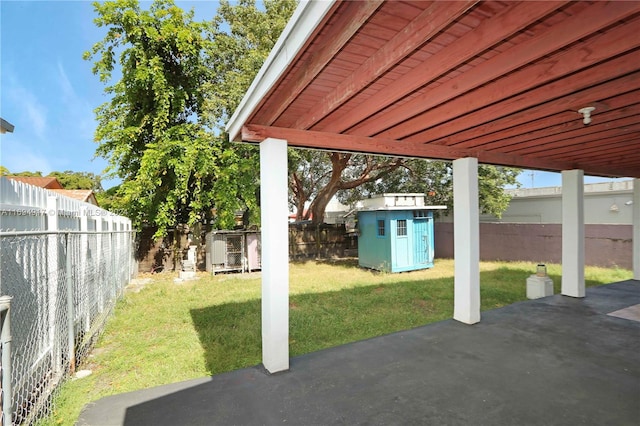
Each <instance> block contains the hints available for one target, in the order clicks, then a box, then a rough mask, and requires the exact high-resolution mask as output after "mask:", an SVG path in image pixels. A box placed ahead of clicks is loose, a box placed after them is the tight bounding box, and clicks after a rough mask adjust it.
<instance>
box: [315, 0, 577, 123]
mask: <svg viewBox="0 0 640 426" xmlns="http://www.w3.org/2000/svg"><path fill="white" fill-rule="evenodd" d="M565 3H566V1H560V2H557V1H556V2H524V3H515V4H512V5H510V6H508V7H507V8H506V9H504V10H503V11H501V12H500V13H498V14H497V15H495V16H494V17H492V18H490V19H487V20H485V21H483V22H482V23H481V24H480V25H479V26H478V27H476V28H474V29H473V31H469V32H468V33H467V34H465V35H464V36H462V37H461V38H459V39H458V40H457V41H456V42H454V43H452V44H451V45H450V46H447V47H446V48H445V49H442V50H441V51H440V52H438V53H437V54H435V55H434V56H433V57H431V58H430V60H429V66H428V67H426V66H419V67H416V68H414V69H413V70H411V71H409V72H408V73H407V74H406V75H404V76H403V77H402V78H400V79H398V80H396V81H395V82H394V83H392V84H390V85H388V86H386V87H385V88H384V89H382V90H380V91H379V92H378V93H377V94H376V96H375V97H374V98H372V99H370V100H369V101H368V102H367V103H366V105H362V106H361V107H359V108H356V109H355V110H354V111H351V112H350V113H349V114H343V115H341V116H339V117H334V119H332V120H329V121H328V122H327V123H326V124H323V123H320V124H319V126H318V129H316V130H321V131H325V132H335V133H341V132H343V131H345V130H347V129H349V128H351V127H353V126H354V125H356V124H357V123H359V122H360V121H362V120H364V119H366V118H367V117H370V116H372V115H374V114H375V113H376V112H378V111H381V110H382V109H384V108H386V107H387V106H389V105H391V104H393V103H394V102H396V101H398V100H400V99H402V98H404V97H406V96H407V95H409V94H411V93H412V92H414V91H416V90H418V89H420V88H421V87H423V86H425V85H427V84H429V83H430V82H432V81H434V80H436V79H437V78H438V77H440V76H442V75H443V74H446V73H447V72H449V71H450V70H451V69H454V68H456V67H458V66H460V65H461V64H463V63H465V62H466V61H468V60H469V59H471V58H473V57H475V56H477V55H478V54H480V53H481V52H484V51H485V50H487V49H489V48H491V47H492V46H494V45H495V44H497V43H499V42H501V41H503V40H504V39H505V38H508V37H510V36H512V35H513V34H515V33H516V32H518V31H519V30H521V29H522V27H523V25H527V26H528V25H530V24H532V23H534V22H536V21H537V20H539V19H541V18H543V17H544V16H546V15H548V14H549V13H551V12H553V11H554V10H556V9H558V8H559V7H561V6H562V5H564V4H565Z"/></svg>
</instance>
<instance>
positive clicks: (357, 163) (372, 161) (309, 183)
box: [289, 150, 404, 223]
mask: <svg viewBox="0 0 640 426" xmlns="http://www.w3.org/2000/svg"><path fill="white" fill-rule="evenodd" d="M403 162H404V160H402V159H399V158H390V157H374V156H371V155H360V154H349V153H340V152H322V151H311V150H289V174H290V188H291V194H292V197H291V204H292V205H294V206H295V207H296V209H297V213H296V220H307V219H311V220H312V222H313V223H322V222H323V221H324V212H325V209H326V207H327V204H328V203H329V201H331V199H332V198H333V196H334V195H336V193H337V192H339V191H342V192H344V191H349V190H353V189H355V188H358V187H360V186H362V185H364V184H366V183H369V182H376V181H378V180H380V179H383V178H384V177H385V176H387V175H388V174H390V173H391V172H393V171H394V170H396V169H397V168H398V167H401V166H402V164H403ZM307 201H311V205H310V206H309V209H308V210H305V209H304V206H305V204H306V202H307Z"/></svg>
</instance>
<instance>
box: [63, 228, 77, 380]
mask: <svg viewBox="0 0 640 426" xmlns="http://www.w3.org/2000/svg"><path fill="white" fill-rule="evenodd" d="M65 235H66V240H67V241H66V246H67V253H66V264H65V277H66V284H67V327H68V338H69V349H68V350H69V372H70V373H71V374H73V372H75V371H76V343H75V309H74V306H75V305H74V303H73V275H72V272H71V271H72V267H73V266H72V265H73V263H72V259H71V253H72V247H71V234H70V233H68V232H67V233H66V234H65Z"/></svg>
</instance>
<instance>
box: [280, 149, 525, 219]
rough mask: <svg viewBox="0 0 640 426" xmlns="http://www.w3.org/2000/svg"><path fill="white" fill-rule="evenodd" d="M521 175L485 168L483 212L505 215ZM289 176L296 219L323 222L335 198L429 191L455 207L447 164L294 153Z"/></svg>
mask: <svg viewBox="0 0 640 426" xmlns="http://www.w3.org/2000/svg"><path fill="white" fill-rule="evenodd" d="M519 173H520V170H519V169H513V168H505V167H496V166H489V165H480V167H479V169H478V176H479V192H480V208H481V211H482V212H483V213H486V214H493V215H496V216H498V217H500V216H501V214H502V212H503V211H504V210H505V209H506V208H507V207H508V205H509V196H508V195H507V194H506V193H505V191H504V189H505V187H506V186H508V185H515V184H517V179H516V178H517V176H518V174H519ZM289 176H290V189H291V191H290V204H291V205H292V206H293V207H295V208H296V211H297V214H296V220H308V219H311V220H312V222H313V223H322V221H323V220H324V210H325V208H326V206H327V204H328V202H329V201H330V200H331V198H332V197H333V196H334V195H335V196H337V197H338V199H339V201H341V202H342V203H345V204H347V205H355V203H356V202H357V201H358V200H361V199H363V198H366V197H368V196H370V195H375V194H382V193H389V192H391V193H393V192H409V193H424V194H425V195H426V196H427V202H428V203H429V204H431V205H446V206H447V207H448V208H449V211H451V209H452V208H453V169H452V165H451V162H448V161H435V160H421V159H401V158H390V157H384V156H372V155H355V154H344V153H327V152H322V151H312V150H290V151H289ZM309 201H311V204H310V205H309V208H308V209H307V210H305V209H304V206H305V205H306V203H307V202H309Z"/></svg>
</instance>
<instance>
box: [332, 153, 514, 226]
mask: <svg viewBox="0 0 640 426" xmlns="http://www.w3.org/2000/svg"><path fill="white" fill-rule="evenodd" d="M519 174H520V169H514V168H510V167H500V166H490V165H486V164H481V165H480V166H479V167H478V192H479V198H480V200H479V202H480V210H481V212H482V213H484V214H491V215H494V216H497V217H501V215H502V212H504V211H505V210H506V208H507V207H508V206H509V200H510V197H509V196H508V195H507V194H506V193H505V187H507V186H509V185H517V184H518V181H517V177H518V175H519ZM385 192H413V193H424V194H425V195H426V197H427V198H426V200H427V203H428V204H430V205H446V206H447V207H448V211H449V212H451V211H452V209H453V167H452V163H451V162H449V161H437V160H420V159H411V160H406V161H404V162H403V164H402V166H401V167H398V168H397V169H395V170H394V171H393V172H391V173H390V174H388V175H387V176H386V177H385V179H382V180H378V181H372V182H369V183H366V184H365V185H363V186H361V187H359V188H356V189H355V190H353V191H350V192H341V193H339V194H338V196H339V199H340V200H341V201H342V202H345V203H348V204H353V203H355V202H356V201H357V200H360V199H362V198H365V197H367V196H368V195H370V194H382V193H385Z"/></svg>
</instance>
